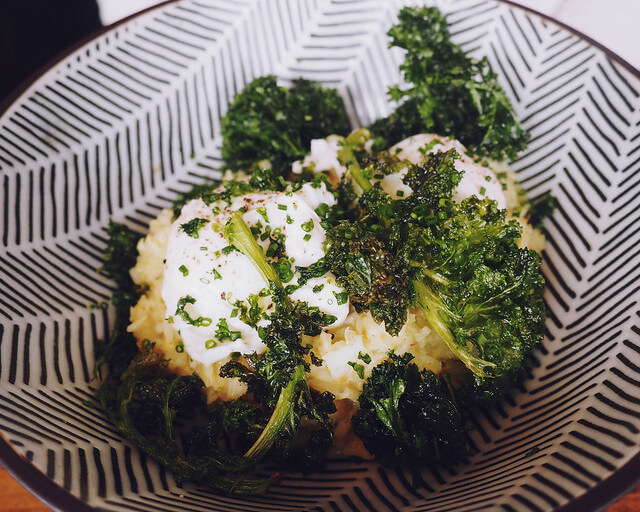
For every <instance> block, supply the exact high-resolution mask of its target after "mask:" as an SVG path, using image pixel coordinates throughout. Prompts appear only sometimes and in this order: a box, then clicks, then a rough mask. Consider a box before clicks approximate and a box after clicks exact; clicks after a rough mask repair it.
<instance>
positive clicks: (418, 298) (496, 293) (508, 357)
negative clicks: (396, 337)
mask: <svg viewBox="0 0 640 512" xmlns="http://www.w3.org/2000/svg"><path fill="white" fill-rule="evenodd" d="M456 158H457V154H456V153H455V151H453V150H452V151H450V152H447V153H436V154H434V155H430V156H429V157H428V158H427V159H426V161H425V164H424V165H422V166H412V165H410V164H408V163H406V165H407V166H408V172H407V174H406V176H405V178H404V183H405V184H406V185H408V186H410V187H411V189H412V191H413V193H412V194H410V195H409V196H408V197H406V198H400V199H395V200H394V199H392V198H391V197H390V196H389V195H388V194H386V193H385V192H384V191H383V190H382V189H381V188H379V187H378V186H373V185H372V184H371V182H370V181H369V179H368V178H367V176H368V175H371V171H370V170H368V169H367V168H366V167H365V168H360V165H359V164H358V162H357V161H355V160H354V161H352V162H351V163H350V165H349V174H350V175H351V176H352V178H353V181H354V182H355V183H357V184H358V186H359V187H360V188H361V189H362V191H363V192H362V193H361V195H360V196H359V199H358V201H357V206H356V211H357V213H356V215H355V219H354V220H352V221H344V222H343V223H342V224H341V225H339V227H338V228H335V229H332V230H329V232H328V233H327V237H328V245H327V255H326V260H327V261H328V262H330V263H331V270H332V271H333V272H334V273H335V274H336V277H337V279H338V282H339V283H340V284H343V285H345V286H347V288H348V290H349V292H350V293H352V292H353V290H354V289H355V291H356V292H357V293H358V294H357V295H356V297H355V298H356V299H357V300H359V301H362V298H361V297H362V296H364V297H365V298H366V299H367V300H369V302H370V304H369V309H372V307H371V305H374V307H375V308H378V312H379V313H380V314H379V315H378V317H379V318H380V317H381V318H382V319H383V320H384V321H385V326H386V325H387V323H388V324H389V326H388V327H387V329H388V330H389V331H390V332H392V333H395V332H397V326H398V318H399V316H400V314H399V313H398V312H397V311H391V310H390V311H389V312H388V313H385V311H386V309H390V308H387V306H388V304H389V303H391V302H392V300H391V299H392V298H391V297H386V296H385V297H383V300H381V299H380V297H379V293H378V292H377V289H376V288H375V287H374V286H372V284H368V283H374V282H377V281H382V282H385V274H386V278H387V279H388V280H389V282H391V280H393V279H396V276H397V275H401V276H403V278H404V282H405V283H409V286H408V287H409V288H410V289H411V292H406V291H402V292H401V293H398V294H397V301H396V302H397V307H398V308H406V307H411V306H413V305H417V306H419V307H420V309H421V310H422V312H423V314H424V315H425V317H426V318H427V319H428V320H429V322H430V324H431V326H432V328H433V329H434V331H435V332H436V333H437V334H438V335H440V337H441V338H442V339H443V340H444V341H445V342H446V343H447V345H448V346H449V348H450V349H451V350H452V351H453V353H454V354H456V356H457V357H458V358H459V359H460V360H461V361H462V362H463V363H464V364H465V365H466V366H467V368H468V369H469V370H471V371H472V372H473V373H474V374H475V375H476V376H477V377H479V378H481V379H484V378H495V377H498V376H500V375H502V374H508V373H510V372H511V371H515V370H516V369H518V368H519V367H520V366H521V363H522V361H523V357H524V355H525V354H526V353H527V352H528V351H529V350H530V349H531V348H532V347H534V346H535V345H536V344H537V343H538V342H539V341H541V339H542V335H543V330H544V321H545V307H544V302H543V300H542V293H543V288H544V280H543V278H542V276H541V274H540V271H539V266H540V256H539V255H538V254H537V253H536V252H534V251H531V250H528V249H520V248H519V247H518V245H517V243H518V240H519V239H520V236H521V229H520V226H519V225H518V223H517V222H515V221H510V222H506V220H505V211H503V210H499V209H498V208H497V206H496V204H495V203H494V202H493V201H491V200H489V199H483V200H481V199H478V198H477V197H475V196H472V197H469V198H468V199H465V200H464V201H462V202H461V203H457V202H455V201H454V200H453V199H452V190H453V188H454V187H455V185H456V184H457V183H458V181H459V179H460V174H459V172H458V171H457V170H456V169H455V167H454V162H455V159H456ZM376 165H380V162H378V163H377V164H376ZM372 238H373V239H375V240H376V241H377V243H378V244H379V247H380V248H379V251H383V252H384V251H386V252H388V253H390V254H392V255H393V256H394V258H393V260H392V261H393V264H392V265H388V266H386V267H385V266H379V267H377V268H376V272H377V273H376V274H374V273H373V272H372V271H371V270H370V269H371V268H372V267H371V266H370V265H369V266H367V265H360V267H359V272H358V273H357V274H356V276H355V277H354V275H353V273H352V272H350V271H349V268H350V267H349V258H351V257H353V254H354V253H353V252H352V251H349V250H345V248H349V247H356V248H357V247H358V244H361V243H363V242H365V241H366V242H367V243H370V242H369V240H370V239H372ZM356 278H357V280H358V284H359V286H360V287H359V288H356V287H354V286H353V285H352V282H353V281H354V279H356ZM374 310H375V309H374Z"/></svg>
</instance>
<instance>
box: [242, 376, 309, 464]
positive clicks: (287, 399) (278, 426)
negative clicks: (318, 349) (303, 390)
mask: <svg viewBox="0 0 640 512" xmlns="http://www.w3.org/2000/svg"><path fill="white" fill-rule="evenodd" d="M305 380H306V374H305V369H304V365H298V367H297V368H296V371H295V373H294V374H293V376H292V377H291V380H290V381H289V384H287V386H286V387H285V388H283V389H282V391H281V392H280V396H279V397H278V402H277V403H276V407H275V409H274V410H273V414H272V415H271V418H269V422H268V423H267V425H266V427H265V428H264V430H263V431H262V433H261V434H260V437H259V438H258V439H257V440H256V442H255V443H254V444H253V446H252V447H251V448H249V450H248V451H247V453H245V454H244V457H245V459H247V462H249V463H251V462H254V461H256V460H259V459H260V458H262V456H263V455H264V454H265V453H266V452H267V451H269V449H270V448H271V447H272V446H273V443H274V442H275V441H276V440H277V438H278V436H279V435H280V433H281V432H283V431H287V430H289V431H294V430H295V428H296V424H295V406H296V397H297V396H298V394H299V391H300V385H301V384H302V383H304V381H305Z"/></svg>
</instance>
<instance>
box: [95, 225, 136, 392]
mask: <svg viewBox="0 0 640 512" xmlns="http://www.w3.org/2000/svg"><path fill="white" fill-rule="evenodd" d="M107 234H108V235H109V241H108V245H107V249H106V251H105V254H104V256H103V263H102V266H101V268H100V271H101V272H102V273H103V274H104V275H105V277H107V278H108V279H111V280H113V282H114V284H115V289H114V292H113V295H112V299H111V303H112V305H113V306H114V308H115V321H114V323H113V328H112V333H111V337H110V338H109V340H105V341H104V342H103V343H101V344H100V345H98V347H97V354H96V370H97V369H98V368H99V367H100V366H101V365H103V364H105V365H107V366H108V367H109V368H111V369H112V372H111V374H110V375H109V377H107V379H106V380H105V381H104V384H103V386H102V388H101V389H102V392H103V393H104V394H105V395H107V394H108V395H110V396H109V400H110V401H112V400H114V399H115V397H114V393H115V392H114V389H115V388H116V387H117V385H118V382H117V379H118V376H119V375H120V374H122V372H124V371H125V370H126V368H127V367H128V366H129V363H130V362H131V360H132V359H133V358H134V356H135V355H136V353H137V348H136V340H135V338H134V337H133V335H132V334H131V333H129V332H127V326H128V325H129V310H130V308H131V307H132V306H133V305H134V304H135V303H136V302H137V301H138V299H139V297H140V290H138V289H137V287H136V285H135V284H134V282H133V280H132V279H131V275H130V274H129V270H130V269H131V268H132V267H133V266H134V265H135V264H136V258H137V256H138V251H137V244H138V241H139V240H140V238H141V235H140V234H139V233H136V232H135V231H133V230H131V229H130V228H128V227H127V226H125V225H124V224H120V223H117V222H113V221H109V226H108V229H107Z"/></svg>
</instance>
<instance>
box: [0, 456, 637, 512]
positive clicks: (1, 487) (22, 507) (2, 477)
mask: <svg viewBox="0 0 640 512" xmlns="http://www.w3.org/2000/svg"><path fill="white" fill-rule="evenodd" d="M50 511H51V509H50V508H49V507H47V506H46V505H44V504H42V503H41V502H40V501H39V500H38V499H37V498H36V497H35V496H33V495H32V494H30V493H29V491H27V490H26V489H25V488H24V487H22V485H20V484H19V483H18V482H17V481H16V480H14V479H13V478H12V477H11V475H10V474H9V473H7V472H6V471H5V470H4V469H3V468H2V467H0V512H50ZM639 511H640V485H639V486H638V487H636V488H635V489H634V490H633V491H632V492H630V493H629V494H627V495H626V496H625V497H624V498H622V499H621V500H619V501H617V502H616V503H614V504H613V505H611V506H610V507H609V508H607V509H606V511H605V512H639Z"/></svg>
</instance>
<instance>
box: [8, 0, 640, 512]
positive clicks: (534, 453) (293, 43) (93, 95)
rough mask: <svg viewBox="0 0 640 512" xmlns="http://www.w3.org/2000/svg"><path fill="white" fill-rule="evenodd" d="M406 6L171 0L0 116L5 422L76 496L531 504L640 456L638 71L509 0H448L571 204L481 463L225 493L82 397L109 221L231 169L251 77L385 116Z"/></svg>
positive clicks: (89, 499)
mask: <svg viewBox="0 0 640 512" xmlns="http://www.w3.org/2000/svg"><path fill="white" fill-rule="evenodd" d="M403 3H404V2H399V1H393V2H392V1H389V0H378V1H376V0H304V1H302V0H252V1H249V0H247V1H243V2H238V1H236V0H216V1H213V0H211V1H205V0H184V1H180V2H175V3H170V4H166V5H163V6H162V7H160V8H158V9H155V10H151V11H149V12H146V13H144V14H143V15H141V16H138V17H135V18H133V19H131V20H129V21H127V22H126V23H124V24H121V25H118V26H117V27H115V28H113V29H111V30H109V31H108V32H106V33H105V34H103V35H102V36H100V37H98V38H97V39H96V40H94V41H92V42H90V43H88V44H86V45H85V46H83V47H82V48H80V49H79V50H78V51H76V52H75V53H73V54H72V55H70V56H69V57H67V58H65V59H64V60H63V61H61V62H60V63H59V64H58V65H56V66H55V67H54V68H53V69H51V70H50V71H49V72H47V73H46V74H45V75H44V76H42V77H41V78H40V79H39V80H37V81H36V82H35V84H33V85H32V86H31V87H30V88H29V89H28V90H27V91H26V92H25V93H24V94H23V95H22V96H21V97H20V98H19V99H18V101H16V102H15V103H14V104H13V105H12V106H11V107H10V108H9V109H8V111H7V112H6V113H5V115H4V116H3V117H2V118H1V119H0V179H1V185H0V187H1V188H0V191H1V192H0V203H1V204H2V207H1V208H0V219H1V220H0V236H1V246H2V252H1V254H0V280H1V281H2V286H1V288H0V317H1V318H2V326H1V327H0V386H1V390H2V392H1V394H0V411H1V414H0V431H1V432H2V435H3V436H4V438H5V440H6V443H7V444H8V446H10V448H11V449H12V450H15V452H17V453H18V454H19V455H20V456H23V457H24V458H26V459H27V460H28V461H30V463H31V464H32V465H33V466H35V468H37V469H38V470H40V471H41V472H42V473H44V474H45V475H46V476H47V477H48V478H50V479H51V480H52V481H53V482H55V483H56V484H58V485H59V486H60V487H62V488H63V489H64V490H65V491H66V492H68V493H69V494H70V495H72V496H75V497H77V498H78V499H79V500H81V501H82V502H85V503H87V504H89V505H91V506H92V507H95V508H96V509H99V510H124V509H130V510H137V511H156V510H163V511H174V510H176V511H177V510H184V509H185V508H188V509H189V510H229V509H233V510H247V511H249V510H255V509H260V510H271V511H280V510H282V511H284V510H291V511H293V510H296V511H300V510H333V511H340V510H344V511H347V510H378V511H383V510H391V511H395V510H424V511H426V510H434V511H435V510H454V509H455V510H489V509H498V510H532V511H537V510H549V509H555V508H558V507H561V506H563V505H565V504H567V503H569V502H571V501H572V500H574V499H575V498H576V497H580V496H581V495H584V494H585V493H586V492H587V491H588V490H590V489H592V488H593V487H595V486H596V485H597V484H598V483H600V482H602V481H604V480H606V479H607V478H609V477H610V476H611V475H612V474H614V473H615V472H616V471H617V470H618V469H619V468H621V467H622V466H624V465H625V464H626V463H627V462H629V461H630V460H632V459H633V458H634V457H635V456H636V455H637V452H638V440H639V439H640V437H639V436H638V433H639V431H640V430H639V429H640V413H639V412H638V404H639V402H640V401H639V399H638V387H639V386H640V319H639V316H640V309H639V307H638V299H639V298H640V293H639V288H640V285H639V284H638V283H639V282H640V280H639V278H640V270H639V267H638V261H639V257H640V250H639V249H638V246H639V245H640V199H639V194H638V190H639V189H640V101H639V94H640V82H638V79H637V77H634V76H632V75H631V74H630V73H628V72H627V71H625V70H624V69H623V68H622V67H621V66H619V65H618V64H616V63H614V62H612V61H611V60H609V58H608V57H607V56H606V55H605V54H604V53H603V52H602V51H601V50H599V49H597V48H594V46H592V45H591V44H590V43H589V42H587V41H585V40H584V39H582V38H581V37H579V36H577V35H575V34H573V33H571V32H569V31H567V30H565V29H563V28H561V27H559V26H558V25H556V24H554V23H552V22H549V21H547V20H543V19H542V18H540V17H538V16H537V15H534V14H532V13H528V12H526V11H523V10H521V9H519V8H516V7H513V6H510V5H508V4H505V3H497V2H493V1H487V2H481V1H477V0H451V1H444V0H442V1H438V2H435V4H436V5H438V6H439V7H440V8H441V9H442V10H443V11H444V12H446V13H448V14H449V21H450V23H451V24H452V32H453V33H454V35H455V40H456V41H457V42H459V43H461V44H462V45H463V47H464V48H465V50H467V51H468V52H471V53H472V54H473V55H476V56H483V55H486V56H487V57H488V58H489V60H490V62H491V65H492V67H493V68H494V69H495V70H496V71H497V72H498V73H499V74H500V80H501V83H502V84H503V86H504V87H505V89H506V91H507V93H508V95H509V96H510V97H511V98H512V101H513V103H514V105H515V108H516V111H517V113H518V115H519V118H520V119H521V121H522V123H523V124H524V126H525V127H526V128H527V129H528V130H530V131H531V133H532V140H531V144H530V147H529V149H528V150H527V151H526V152H525V153H524V154H523V155H522V156H521V158H520V159H519V160H518V161H517V162H515V163H514V164H513V168H514V169H515V170H516V171H517V172H518V173H519V176H520V180H521V182H522V183H523V185H524V186H525V187H526V188H527V189H528V190H529V193H530V194H531V195H532V196H538V195H540V194H543V193H546V192H549V191H551V192H552V193H553V194H554V195H555V196H556V197H557V198H558V200H559V208H558V210H557V212H556V214H555V215H554V217H553V218H552V219H550V220H549V221H548V223H547V230H548V238H549V239H548V245H547V249H546V252H545V255H544V256H545V257H544V261H545V263H544V267H543V269H544V273H545V276H546V277H547V280H548V290H547V293H546V300H547V303H548V306H549V309H550V311H551V315H550V319H549V321H548V325H547V333H546V339H545V342H544V346H543V347H542V348H541V349H540V351H539V352H538V354H537V358H536V362H535V365H534V370H533V371H532V374H531V375H530V377H529V378H528V380H527V381H526V382H525V383H524V384H523V386H522V387H521V388H519V389H516V390H514V391H513V393H511V395H510V396H508V397H507V398H506V399H505V400H504V401H503V402H502V403H501V405H500V406H499V407H498V408H496V409H495V410H486V411H485V410H483V411H478V412H477V414H476V415H475V419H474V428H473V430H472V432H471V439H472V441H473V443H474V444H475V445H476V447H477V448H478V451H479V452H478V453H477V454H476V455H474V456H472V457H471V459H470V462H469V464H468V465H465V466H463V467H460V468H459V469H458V471H457V472H448V471H438V472H425V473H424V474H423V475H422V479H423V482H422V486H421V487H419V488H413V487H412V486H411V485H410V482H411V477H410V475H409V474H407V473H405V472H402V471H389V470H384V469H381V468H380V467H378V466H377V465H375V464H370V463H361V462H354V461H352V460H343V459H336V460H332V461H331V462H330V463H329V465H328V467H327V469H326V471H325V472H323V473H320V474H314V475H310V476H302V475H298V474H290V475H286V478H285V479H284V481H283V483H282V484H281V485H278V486H276V487H275V488H273V490H272V492H270V493H269V494H268V495H267V496H264V497H261V498H253V499H240V498H234V497H222V496H217V495H215V494H212V493H211V492H209V491H208V490H207V489H205V488H203V487H201V486H198V485H194V484H191V483H182V484H180V483H178V482H176V481H175V480H174V478H173V477H172V475H171V474H170V473H168V472H165V471H164V470H163V469H162V468H161V467H159V466H158V465H157V464H156V463H155V462H154V461H152V460H149V459H147V458H146V457H145V456H144V455H143V454H141V453H139V452H138V450H137V449H135V448H133V447H132V446H131V445H130V444H128V443H127V442H126V441H124V440H123V439H122V438H121V436H120V435H119V434H118V433H117V432H116V431H115V430H114V429H113V428H112V427H111V426H110V425H109V424H108V422H107V421H106V420H105V418H104V417H103V415H102V414H101V413H100V412H99V410H98V409H96V408H90V407H87V406H86V405H85V402H86V401H91V400H92V388H93V387H94V386H95V382H94V381H93V380H92V379H93V374H92V367H93V363H94V344H95V342H96V340H97V339H100V338H104V337H106V336H107V335H108V331H109V324H110V321H111V320H112V318H111V312H110V311H103V310H99V309H98V310H97V309H90V308H89V307H88V306H89V305H90V304H93V303H99V302H102V301H107V300H108V299H109V296H110V292H111V289H112V284H111V283H110V282H108V281H106V280H105V279H103V278H102V277H101V276H100V275H99V274H98V273H97V271H96V270H97V268H98V267H99V265H100V259H101V253H102V251H103V249H104V247H105V241H106V235H105V226H106V225H107V222H108V219H110V218H114V219H116V220H118V221H124V222H126V223H128V224H129V225H131V226H133V227H134V228H136V229H138V230H140V231H144V230H145V228H146V225H147V223H148V221H149V219H151V218H152V217H154V216H155V215H156V214H157V213H158V211H159V209H160V208H162V207H165V206H168V205H169V204H170V201H171V200H172V198H174V197H175V195H176V193H178V192H179V191H184V190H187V189H189V188H190V187H191V186H192V185H193V184H196V183H199V182H201V181H202V180H204V179H206V178H212V177H217V176H219V167H220V164H221V159H220V150H219V146H220V117H221V116H222V115H223V114H224V112H225V110H226V108H227V105H228V103H229V101H230V100H231V99H232V98H233V95H234V94H235V93H236V92H238V91H239V90H241V89H242V87H243V85H244V84H245V83H247V82H248V81H249V80H251V79H252V78H254V77H257V76H261V75H265V74H268V73H273V74H277V75H278V76H279V77H281V79H282V81H283V82H284V83H286V82H287V81H289V80H291V79H294V78H297V77H299V76H303V77H306V78H310V79H314V80H318V81H321V82H323V83H324V84H325V85H328V86H332V87H335V88H337V89H338V90H339V91H340V92H341V94H342V95H343V97H344V98H345V101H346V103H347V105H348V109H349V114H350V116H351V120H352V122H353V124H354V125H365V124H367V123H369V122H370V121H372V120H373V119H375V118H377V117H379V116H382V115H385V114H387V113H388V112H389V110H390V108H391V107H390V105H389V103H388V102H387V99H386V90H387V87H388V86H389V85H391V84H393V83H394V82H396V81H398V80H399V77H398V71H397V68H398V65H399V63H400V61H401V59H402V55H401V54H400V53H399V52H397V51H391V50H389V49H388V47H387V44H388V40H387V38H386V36H385V33H386V30H387V29H388V27H389V26H390V25H391V23H393V21H394V17H395V13H397V11H398V10H399V8H400V7H401V6H402V4H403ZM428 3H433V2H428ZM636 458H637V457H636ZM26 484H27V485H28V484H29V482H26ZM34 491H35V492H38V491H39V490H38V489H34Z"/></svg>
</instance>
